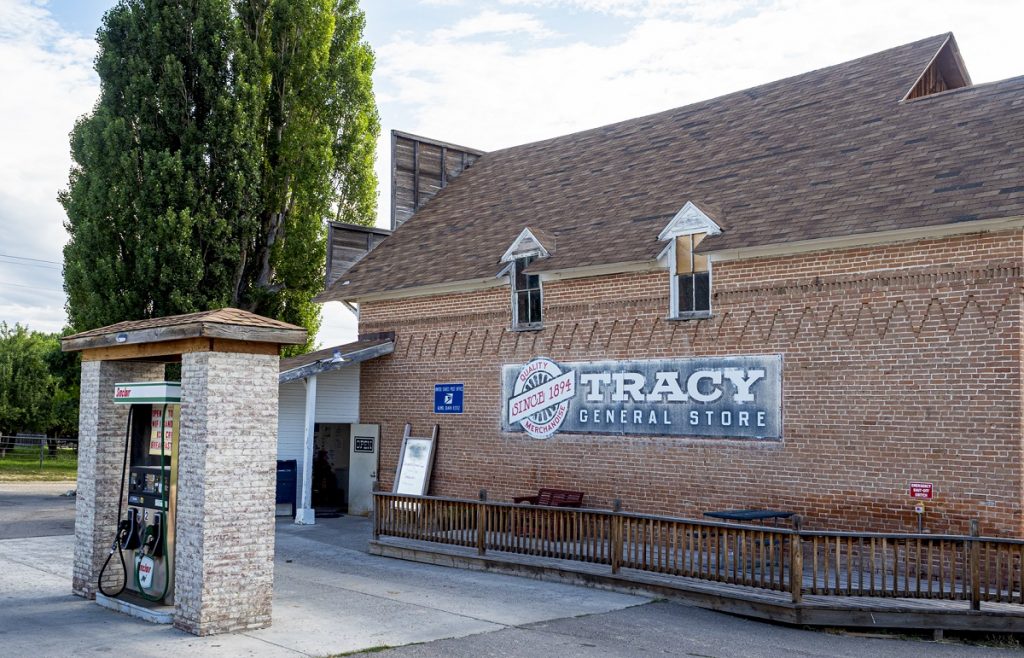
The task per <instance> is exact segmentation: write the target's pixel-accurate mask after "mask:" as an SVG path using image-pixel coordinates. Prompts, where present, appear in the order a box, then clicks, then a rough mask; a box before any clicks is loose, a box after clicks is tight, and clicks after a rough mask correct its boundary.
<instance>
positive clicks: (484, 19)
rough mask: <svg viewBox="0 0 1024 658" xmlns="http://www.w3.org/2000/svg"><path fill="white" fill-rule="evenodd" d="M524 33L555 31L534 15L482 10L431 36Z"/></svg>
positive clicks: (449, 37)
mask: <svg viewBox="0 0 1024 658" xmlns="http://www.w3.org/2000/svg"><path fill="white" fill-rule="evenodd" d="M515 33H519V34H526V35H529V36H531V37H533V38H542V37H550V36H553V35H554V34H555V33H554V32H552V31H551V30H549V29H547V28H546V27H544V24H543V23H542V22H541V21H540V20H538V19H537V17H535V16H531V15H530V14H522V13H514V14H513V13H505V12H500V11H493V10H487V11H482V12H480V13H479V14H477V15H476V16H472V17H470V18H463V19H462V20H460V21H458V22H457V23H455V25H453V26H452V27H451V28H445V29H440V30H435V31H434V33H433V35H432V37H433V39H435V40H437V41H448V40H454V39H465V38H468V37H476V36H482V35H487V34H506V35H507V34H515Z"/></svg>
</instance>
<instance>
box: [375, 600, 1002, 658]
mask: <svg viewBox="0 0 1024 658" xmlns="http://www.w3.org/2000/svg"><path fill="white" fill-rule="evenodd" d="M357 655H360V656H365V657H366V658H426V657H428V656H429V657H436V656H445V658H463V657H464V658H486V657H488V656H495V657H497V656H523V657H534V656H536V657H541V656H558V657H559V658H577V657H586V658H607V657H611V656H691V657H694V658H740V657H748V656H749V657H753V656H757V657H762V656H780V657H787V658H792V657H793V656H844V657H846V656H849V657H854V656H856V657H858V658H859V657H861V656H871V657H872V658H876V657H877V658H886V657H889V656H891V657H893V658H910V657H914V656H921V657H922V658H924V657H927V658H942V657H945V656H1004V655H1005V656H1018V657H1019V656H1021V655H1022V652H1021V651H1020V650H1017V651H1012V650H1000V649H996V648H989V647H978V646H967V645H964V644H959V643H954V642H949V643H945V642H942V643H939V642H930V641H928V642H925V641H922V640H920V639H915V638H901V637H899V636H893V637H892V638H874V637H864V636H862V635H854V634H829V633H823V632H818V631H807V630H803V629H799V628H788V627H785V626H776V625H772V624H764V623H761V622H757V621H751V620H747V619H742V618H740V617H732V616H730V615H724V614H720V613H717V612H712V611H710V610H702V609H700V608H694V607H690V606H686V605H682V604H678V603H670V602H665V601H660V602H654V603H649V604H647V605H641V606H635V607H632V608H625V609H623V610H615V611H612V612H608V613H604V614H596V615H587V616H580V617H568V618H564V619H556V620H553V621H544V622H539V623H536V624H529V625H524V626H519V627H516V628H507V629H504V630H500V631H496V632H493V633H485V634H479V635H472V636H469V637H464V638H457V639H450V640H440V641H437V642H429V643H425V644H416V645H408V646H404V647H398V648H395V649H391V650H386V651H375V652H372V653H370V652H368V653H363V654H357Z"/></svg>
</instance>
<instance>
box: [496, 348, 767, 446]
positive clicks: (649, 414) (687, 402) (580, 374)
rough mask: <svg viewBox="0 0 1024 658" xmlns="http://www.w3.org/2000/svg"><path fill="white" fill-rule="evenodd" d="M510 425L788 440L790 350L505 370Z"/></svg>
mask: <svg viewBox="0 0 1024 658" xmlns="http://www.w3.org/2000/svg"><path fill="white" fill-rule="evenodd" d="M502 399H503V400H504V409H503V410H502V429H503V430H505V431H507V432H519V431H524V432H526V433H527V434H529V435H530V436H532V437H534V438H538V439H544V438H547V437H549V436H552V435H553V434H555V433H556V432H570V433H577V434H637V435H647V436H649V435H667V436H693V437H716V438H745V439H769V440H771V439H781V438H782V356H781V355H779V354H774V355H752V356H715V357H696V358H689V359H657V360H650V361H589V362H576V363H557V362H555V361H552V360H550V359H546V358H537V359H534V360H533V361H530V362H529V363H526V364H515V365H506V366H504V367H503V368H502Z"/></svg>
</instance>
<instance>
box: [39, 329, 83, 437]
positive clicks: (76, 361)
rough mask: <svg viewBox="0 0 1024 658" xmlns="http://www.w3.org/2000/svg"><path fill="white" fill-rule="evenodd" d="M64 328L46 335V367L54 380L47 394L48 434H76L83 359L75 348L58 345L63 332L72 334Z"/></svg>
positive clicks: (62, 435) (71, 435) (72, 435)
mask: <svg viewBox="0 0 1024 658" xmlns="http://www.w3.org/2000/svg"><path fill="white" fill-rule="evenodd" d="M71 333H72V332H71V330H70V329H65V330H64V331H63V332H62V333H60V334H49V335H47V336H46V337H45V347H46V354H45V359H46V367H47V370H48V371H49V372H50V376H51V377H52V381H53V391H52V393H51V395H50V419H49V427H48V429H47V432H46V433H47V435H48V436H56V437H76V436H78V401H79V391H80V387H81V380H82V360H81V358H80V356H79V354H78V353H77V352H64V351H63V350H61V348H60V339H61V337H62V336H67V335H69V334H71Z"/></svg>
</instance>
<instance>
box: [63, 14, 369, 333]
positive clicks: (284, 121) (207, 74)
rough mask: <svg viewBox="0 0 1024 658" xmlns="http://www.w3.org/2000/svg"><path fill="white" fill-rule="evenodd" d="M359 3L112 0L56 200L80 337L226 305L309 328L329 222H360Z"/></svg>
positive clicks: (365, 94)
mask: <svg viewBox="0 0 1024 658" xmlns="http://www.w3.org/2000/svg"><path fill="white" fill-rule="evenodd" d="M363 28H364V16H363V13H362V11H361V10H360V9H359V7H358V3H357V2H356V0H236V1H235V2H230V1H229V0H204V1H203V2H183V1H181V0H177V1H175V0H121V1H120V2H119V3H118V4H117V5H116V6H115V7H114V8H113V9H111V10H110V11H109V12H108V13H107V14H106V16H105V17H104V20H103V26H102V27H101V28H100V30H99V32H98V42H99V54H98V55H97V58H96V70H97V72H98V73H99V76H100V82H101V94H100V99H99V101H98V102H97V105H96V107H95V109H94V110H93V112H92V113H91V114H90V115H88V116H86V117H84V118H82V119H81V120H80V121H79V122H78V124H77V125H76V126H75V129H74V131H73V132H72V135H71V152H72V157H73V159H74V162H75V165H74V167H73V168H72V171H71V175H70V179H69V184H68V188H67V189H66V190H65V191H64V192H62V194H61V196H60V200H61V202H62V203H63V205H64V207H65V210H66V211H67V215H68V221H67V223H66V226H67V229H68V232H69V233H70V235H71V241H70V242H69V243H68V245H67V247H66V248H65V252H64V257H65V288H66V289H67V292H68V315H69V318H70V320H71V324H72V326H74V328H75V329H76V330H84V329H88V328H92V327H96V326H101V325H105V324H110V323H113V322H117V321H120V320H124V319H135V318H143V317H155V316H161V315H171V314H175V313H187V312H192V311H197V310H203V309H208V308H216V307H219V306H225V305H232V306H238V307H241V308H246V309H249V310H252V311H254V312H256V313H261V314H263V315H269V316H271V317H276V318H279V319H282V320H285V321H288V322H294V323H296V324H301V325H303V326H305V327H306V328H307V329H308V330H309V332H310V336H311V340H312V337H313V336H314V335H315V333H316V330H317V329H318V327H319V308H318V307H317V306H316V305H314V304H312V302H311V301H310V300H311V297H312V296H313V295H314V294H316V293H317V292H319V290H320V288H321V287H322V285H323V263H324V254H325V245H324V240H325V230H324V220H325V219H327V218H330V217H333V218H339V219H342V220H344V221H348V222H354V223H362V224H370V223H372V221H373V216H374V206H375V202H376V179H375V176H374V173H373V152H374V144H375V142H376V138H377V136H378V134H379V131H380V127H379V120H378V117H377V112H376V107H375V104H374V99H373V93H372V87H371V80H370V75H371V73H372V70H373V64H374V60H373V55H372V52H371V51H370V49H369V47H368V46H367V44H366V43H365V42H364V41H363V39H362V34H363Z"/></svg>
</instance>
